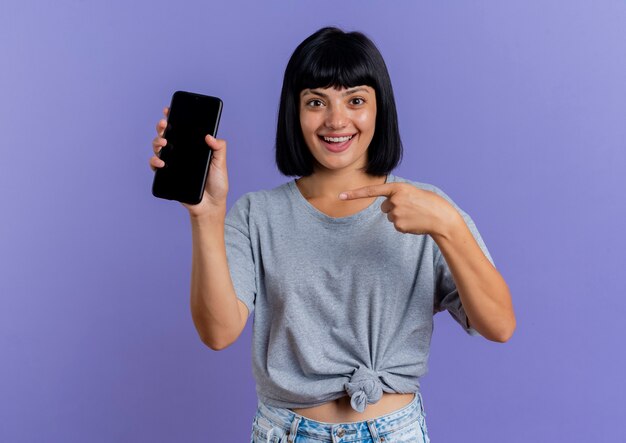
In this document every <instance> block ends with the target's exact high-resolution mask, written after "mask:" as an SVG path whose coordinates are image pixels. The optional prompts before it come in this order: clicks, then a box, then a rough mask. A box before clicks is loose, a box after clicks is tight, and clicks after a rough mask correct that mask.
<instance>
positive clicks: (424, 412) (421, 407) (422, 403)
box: [417, 391, 426, 417]
mask: <svg viewBox="0 0 626 443" xmlns="http://www.w3.org/2000/svg"><path fill="white" fill-rule="evenodd" d="M417 395H419V397H420V409H421V410H422V415H423V416H424V417H426V411H425V410H424V399H423V397H422V393H421V392H419V391H418V392H417Z"/></svg>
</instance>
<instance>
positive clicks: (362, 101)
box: [352, 97, 365, 105]
mask: <svg viewBox="0 0 626 443" xmlns="http://www.w3.org/2000/svg"><path fill="white" fill-rule="evenodd" d="M356 102H358V103H356ZM352 103H354V104H355V105H362V104H363V103H365V100H363V99H362V98H361V97H356V98H353V99H352Z"/></svg>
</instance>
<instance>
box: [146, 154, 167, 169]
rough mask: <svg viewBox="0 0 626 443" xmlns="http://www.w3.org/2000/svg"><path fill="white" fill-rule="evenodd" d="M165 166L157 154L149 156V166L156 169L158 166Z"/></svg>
mask: <svg viewBox="0 0 626 443" xmlns="http://www.w3.org/2000/svg"><path fill="white" fill-rule="evenodd" d="M163 166H165V162H164V161H163V160H161V159H160V158H159V157H157V156H152V157H150V168H151V169H152V170H153V171H156V170H157V169H158V168H162V167H163Z"/></svg>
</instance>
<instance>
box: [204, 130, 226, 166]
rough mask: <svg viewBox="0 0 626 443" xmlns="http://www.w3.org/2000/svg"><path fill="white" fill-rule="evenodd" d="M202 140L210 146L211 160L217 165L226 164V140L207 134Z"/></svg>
mask: <svg viewBox="0 0 626 443" xmlns="http://www.w3.org/2000/svg"><path fill="white" fill-rule="evenodd" d="M204 141H205V142H206V144H207V145H209V148H211V151H212V153H211V161H212V162H215V164H216V165H218V166H226V140H224V139H220V138H215V137H213V136H212V135H211V134H207V135H206V137H204Z"/></svg>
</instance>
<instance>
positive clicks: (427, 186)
mask: <svg viewBox="0 0 626 443" xmlns="http://www.w3.org/2000/svg"><path fill="white" fill-rule="evenodd" d="M394 181H395V182H397V183H409V184H411V185H413V186H415V187H416V188H419V189H423V190H425V191H431V192H434V193H436V194H438V195H441V196H442V197H448V196H447V195H446V193H445V192H443V191H442V190H441V188H439V187H438V186H436V185H434V184H432V183H426V182H421V181H416V180H411V179H409V178H404V177H399V176H397V175H394ZM448 198H449V197H448Z"/></svg>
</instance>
